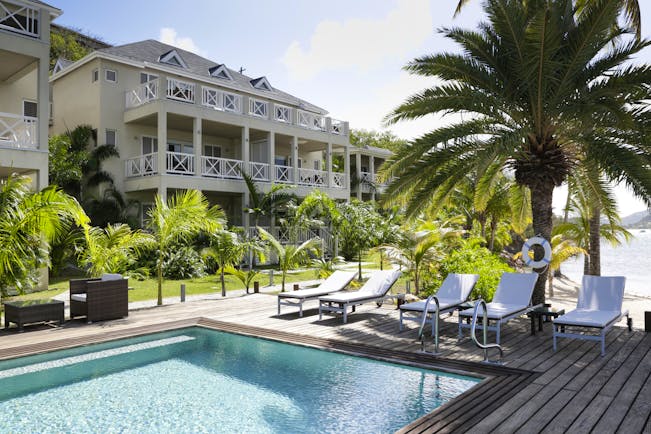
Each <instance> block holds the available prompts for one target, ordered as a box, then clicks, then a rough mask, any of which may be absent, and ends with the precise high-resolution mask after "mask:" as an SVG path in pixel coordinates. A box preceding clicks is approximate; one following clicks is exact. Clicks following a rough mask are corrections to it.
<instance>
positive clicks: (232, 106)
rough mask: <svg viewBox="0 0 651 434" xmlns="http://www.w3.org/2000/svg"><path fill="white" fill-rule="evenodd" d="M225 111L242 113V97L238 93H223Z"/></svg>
mask: <svg viewBox="0 0 651 434" xmlns="http://www.w3.org/2000/svg"><path fill="white" fill-rule="evenodd" d="M223 99H224V111H227V112H233V113H242V96H241V95H238V94H236V93H230V92H223Z"/></svg>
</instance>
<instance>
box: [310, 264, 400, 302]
mask: <svg viewBox="0 0 651 434" xmlns="http://www.w3.org/2000/svg"><path fill="white" fill-rule="evenodd" d="M400 274H401V272H400V270H385V271H374V272H373V274H371V277H370V278H369V279H368V280H367V281H366V283H365V284H364V286H362V287H361V288H360V289H359V290H358V291H352V292H339V293H336V294H332V295H330V296H326V297H320V298H319V300H322V301H331V302H335V303H350V302H355V301H362V300H368V299H373V298H380V297H384V296H385V295H386V293H387V292H388V291H389V289H391V286H392V285H393V284H394V283H395V281H396V280H397V279H398V278H399V277H400Z"/></svg>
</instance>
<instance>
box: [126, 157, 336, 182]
mask: <svg viewBox="0 0 651 434" xmlns="http://www.w3.org/2000/svg"><path fill="white" fill-rule="evenodd" d="M165 161H166V167H165V173H168V174H173V175H186V176H187V175H192V176H194V175H196V171H195V156H194V155H193V154H185V153H182V152H167V153H166V159H165ZM245 169H246V170H245ZM274 169H275V170H274V177H273V179H271V178H270V174H271V168H270V165H269V164H267V163H261V162H257V161H250V162H248V163H245V162H244V161H242V160H234V159H230V158H218V157H208V156H205V155H204V156H201V160H200V173H201V175H200V176H202V177H206V178H219V179H233V180H240V181H243V177H242V172H243V171H246V173H248V174H249V175H250V176H251V177H252V178H253V180H255V181H261V182H271V181H273V182H277V183H283V184H294V168H293V167H291V166H281V165H275V166H274ZM158 173H159V171H158V153H157V152H155V153H151V154H145V155H140V156H138V157H134V158H129V159H127V160H126V161H125V175H126V177H127V178H135V177H141V176H150V175H155V174H158ZM327 181H328V172H327V171H325V170H312V169H300V168H299V169H298V183H296V184H297V185H302V186H309V187H322V188H326V187H330V188H338V189H343V188H346V175H345V174H343V173H338V172H332V173H331V178H330V183H328V182H327ZM328 184H329V185H328Z"/></svg>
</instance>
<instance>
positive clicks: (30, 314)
mask: <svg viewBox="0 0 651 434" xmlns="http://www.w3.org/2000/svg"><path fill="white" fill-rule="evenodd" d="M63 304H64V303H63V301H60V300H51V299H45V300H24V301H6V302H4V303H3V305H4V308H5V328H9V323H12V322H13V323H16V325H18V330H20V331H23V326H24V325H25V324H29V323H35V322H48V321H58V323H59V325H61V324H63Z"/></svg>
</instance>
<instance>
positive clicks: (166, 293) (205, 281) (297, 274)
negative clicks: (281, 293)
mask: <svg viewBox="0 0 651 434" xmlns="http://www.w3.org/2000/svg"><path fill="white" fill-rule="evenodd" d="M362 262H363V263H364V264H363V265H362V269H363V270H377V269H379V268H380V264H379V262H380V255H379V253H377V252H370V253H367V254H365V255H364V256H362ZM384 262H385V263H384V269H387V268H388V267H389V264H388V261H386V258H385V261H384ZM356 264H357V263H356V262H348V263H347V268H348V269H350V270H352V269H353V266H355V265H356ZM338 268H339V267H338ZM260 271H261V273H260V275H259V276H258V278H256V279H255V280H257V281H259V282H260V287H265V286H267V285H269V270H260ZM82 277H83V276H60V277H52V278H50V283H49V285H48V289H47V290H44V291H38V292H33V293H29V294H23V295H19V296H15V297H7V298H6V300H9V299H12V300H33V299H38V298H52V297H54V296H55V295H58V294H60V293H62V292H64V291H66V290H67V289H68V281H69V280H70V279H78V278H82ZM316 278H317V277H316V270H315V269H311V268H308V269H301V270H296V271H290V272H289V273H288V274H287V280H286V285H285V290H287V291H291V289H292V285H293V283H294V282H302V281H306V280H314V279H316ZM224 280H225V282H226V290H227V291H232V290H242V289H244V285H242V282H240V281H239V280H237V279H236V278H235V277H233V276H229V275H225V276H224ZM405 280H406V279H405V277H404V276H403V277H401V278H400V280H399V281H398V282H397V283H396V284H395V285H394V287H393V288H392V291H391V292H392V293H396V292H404V288H405ZM280 282H281V272H280V271H279V270H274V284H275V285H279V284H280ZM182 284H185V294H186V296H191V295H201V294H209V293H221V283H220V280H219V275H214V274H213V275H210V276H205V277H201V278H195V279H182V280H169V279H166V280H164V281H163V298H165V297H179V296H180V288H181V285H182ZM129 287H130V288H133V290H130V291H129V302H135V301H146V300H155V299H156V298H157V297H158V283H157V281H156V279H153V278H150V279H145V280H135V279H130V280H129ZM250 290H251V291H253V284H252V285H251V288H250Z"/></svg>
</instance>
